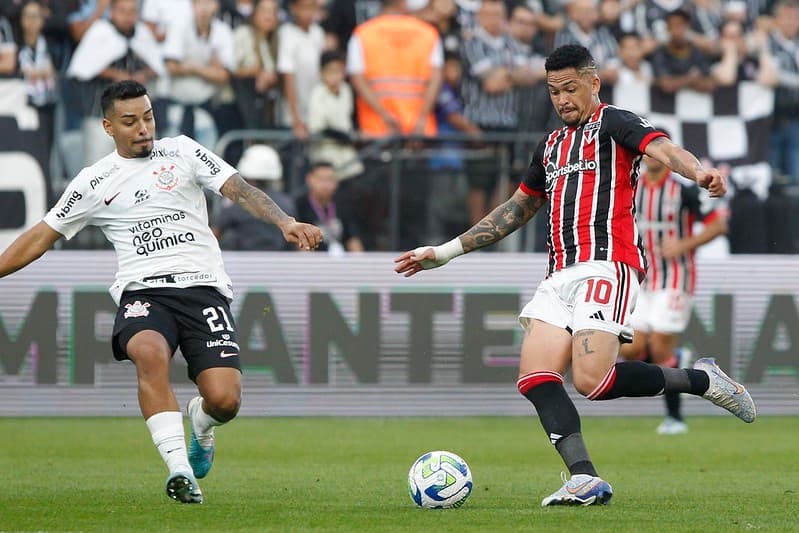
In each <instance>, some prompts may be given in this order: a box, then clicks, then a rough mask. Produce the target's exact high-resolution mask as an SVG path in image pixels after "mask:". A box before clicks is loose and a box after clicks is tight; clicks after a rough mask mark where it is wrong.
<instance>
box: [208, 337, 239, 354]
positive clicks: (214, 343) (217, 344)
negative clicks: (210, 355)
mask: <svg viewBox="0 0 799 533" xmlns="http://www.w3.org/2000/svg"><path fill="white" fill-rule="evenodd" d="M205 345H206V346H207V347H208V348H225V347H227V348H235V349H236V351H239V345H238V343H237V342H234V341H225V340H221V339H214V340H211V341H207V342H206V343H205Z"/></svg>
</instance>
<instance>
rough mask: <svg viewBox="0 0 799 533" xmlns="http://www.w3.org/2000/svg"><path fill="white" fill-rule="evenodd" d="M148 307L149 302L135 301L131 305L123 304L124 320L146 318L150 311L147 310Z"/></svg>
mask: <svg viewBox="0 0 799 533" xmlns="http://www.w3.org/2000/svg"><path fill="white" fill-rule="evenodd" d="M148 307H150V302H144V303H141V300H136V301H135V302H133V303H132V304H125V309H127V310H126V311H125V318H139V317H142V316H147V315H149V314H150V311H149V310H148V309H147V308H148Z"/></svg>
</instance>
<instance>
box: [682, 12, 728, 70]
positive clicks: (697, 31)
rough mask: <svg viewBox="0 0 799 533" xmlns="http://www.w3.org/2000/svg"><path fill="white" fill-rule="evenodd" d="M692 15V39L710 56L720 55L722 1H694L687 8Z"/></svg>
mask: <svg viewBox="0 0 799 533" xmlns="http://www.w3.org/2000/svg"><path fill="white" fill-rule="evenodd" d="M686 7H687V8H688V12H689V13H690V14H691V33H690V34H689V35H690V38H691V40H692V42H693V44H694V45H695V46H696V47H697V48H699V49H700V50H701V51H702V52H704V53H705V54H707V55H709V56H711V57H712V56H715V55H718V53H719V33H720V32H721V23H722V21H723V11H722V5H721V0H692V1H691V2H690V3H689V4H688V5H687V6H686Z"/></svg>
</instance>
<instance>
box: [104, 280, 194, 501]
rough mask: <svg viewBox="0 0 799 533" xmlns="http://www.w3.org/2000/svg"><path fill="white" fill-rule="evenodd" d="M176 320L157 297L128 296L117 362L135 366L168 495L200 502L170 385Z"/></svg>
mask: <svg viewBox="0 0 799 533" xmlns="http://www.w3.org/2000/svg"><path fill="white" fill-rule="evenodd" d="M176 331H177V328H176V324H175V321H174V318H173V317H172V316H171V315H170V314H169V313H168V311H167V310H166V309H165V308H164V307H163V306H162V305H160V303H159V301H158V299H157V297H154V296H152V295H150V294H148V293H145V292H141V291H136V292H133V293H125V294H124V295H123V297H122V301H121V302H120V308H119V312H118V313H117V317H116V321H115V323H114V335H113V339H112V345H113V349H114V357H115V358H116V359H118V360H123V359H130V360H131V361H133V363H134V365H135V366H136V375H137V378H138V387H139V406H140V408H141V412H142V415H143V416H144V419H145V423H146V424H147V428H148V429H149V431H150V435H151V437H152V440H153V444H155V447H156V448H157V449H158V452H159V454H160V455H161V458H162V459H163V461H164V463H166V466H167V468H168V469H169V476H168V477H167V484H166V490H167V495H168V496H169V497H171V498H173V499H175V500H178V501H181V502H184V503H201V502H202V493H201V492H200V487H199V485H198V484H197V481H196V479H194V475H193V473H192V470H191V467H190V466H189V461H188V455H187V450H186V440H185V434H184V430H183V415H182V413H181V412H180V407H179V406H178V403H177V400H176V399H175V395H174V393H173V392H172V387H171V386H170V384H169V364H170V360H171V358H172V354H173V353H174V351H175V346H176Z"/></svg>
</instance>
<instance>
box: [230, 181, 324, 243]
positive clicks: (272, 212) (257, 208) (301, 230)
mask: <svg viewBox="0 0 799 533" xmlns="http://www.w3.org/2000/svg"><path fill="white" fill-rule="evenodd" d="M219 192H221V193H222V195H223V196H225V197H226V198H230V199H231V200H233V201H234V202H236V203H237V204H238V205H239V206H241V208H242V209H244V210H245V211H247V212H248V213H250V214H251V215H252V216H254V217H255V218H257V219H258V220H261V221H263V222H266V223H268V224H274V225H276V226H277V227H278V228H280V231H281V232H282V233H283V237H284V238H285V239H286V240H287V241H288V242H291V243H294V244H297V245H299V247H300V249H302V250H313V249H314V248H316V247H317V246H319V243H320V242H322V232H321V231H320V230H319V228H317V227H316V226H313V225H311V224H304V223H302V222H297V221H296V220H294V217H290V216H288V215H287V214H286V213H285V212H284V211H283V210H282V209H280V206H278V205H277V204H276V203H275V202H274V201H273V200H272V199H271V198H269V195H267V194H266V193H265V192H263V191H262V190H260V189H258V188H256V187H253V186H252V185H250V184H249V183H247V182H246V181H244V179H242V177H241V176H240V175H238V174H234V175H233V176H231V177H230V178H228V180H227V181H226V182H225V183H224V185H222V188H221V189H220V190H219Z"/></svg>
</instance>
